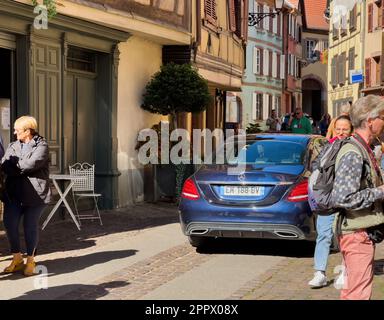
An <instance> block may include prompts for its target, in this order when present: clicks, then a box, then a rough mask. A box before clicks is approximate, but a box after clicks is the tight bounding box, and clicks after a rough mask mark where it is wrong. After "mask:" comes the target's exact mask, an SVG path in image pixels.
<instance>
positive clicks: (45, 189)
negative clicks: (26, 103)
mask: <svg viewBox="0 0 384 320" xmlns="http://www.w3.org/2000/svg"><path fill="white" fill-rule="evenodd" d="M14 133H15V135H16V138H17V140H16V141H15V142H12V143H10V144H9V146H8V148H7V150H6V152H5V155H4V157H3V158H2V161H1V168H2V170H3V171H4V173H5V174H6V181H5V189H6V191H5V193H4V195H3V202H4V226H5V230H6V232H7V237H8V240H9V243H10V247H11V253H12V255H13V259H12V262H11V264H10V265H9V266H8V267H6V268H5V269H4V272H5V273H12V272H16V271H19V270H23V271H24V275H25V276H31V275H33V274H34V269H35V261H34V256H35V253H36V247H37V242H38V226H39V219H40V216H41V214H42V212H43V210H44V209H45V208H46V206H47V204H48V203H49V201H50V196H51V191H50V188H49V159H48V144H47V142H46V140H45V139H44V138H43V137H42V136H40V135H39V134H38V133H37V122H36V119H35V118H33V117H31V116H22V117H20V118H18V119H17V120H16V121H15V123H14ZM21 218H23V226H24V237H25V242H26V249H27V262H26V264H24V259H23V256H22V253H21V248H20V236H19V225H20V221H21Z"/></svg>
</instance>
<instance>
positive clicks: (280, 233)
mask: <svg viewBox="0 0 384 320" xmlns="http://www.w3.org/2000/svg"><path fill="white" fill-rule="evenodd" d="M273 233H274V234H275V235H277V236H279V237H280V238H298V237H299V236H298V235H297V234H296V233H293V232H290V231H274V232H273Z"/></svg>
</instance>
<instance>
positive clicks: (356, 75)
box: [349, 69, 364, 84]
mask: <svg viewBox="0 0 384 320" xmlns="http://www.w3.org/2000/svg"><path fill="white" fill-rule="evenodd" d="M362 82H364V77H363V70H361V69H360V70H350V71H349V83H351V84H353V83H362Z"/></svg>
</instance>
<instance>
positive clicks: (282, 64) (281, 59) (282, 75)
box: [280, 54, 285, 80]
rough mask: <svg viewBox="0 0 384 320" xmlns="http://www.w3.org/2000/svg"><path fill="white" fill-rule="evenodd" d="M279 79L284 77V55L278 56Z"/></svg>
mask: <svg viewBox="0 0 384 320" xmlns="http://www.w3.org/2000/svg"><path fill="white" fill-rule="evenodd" d="M280 79H282V80H283V79H285V55H284V54H282V55H281V57H280Z"/></svg>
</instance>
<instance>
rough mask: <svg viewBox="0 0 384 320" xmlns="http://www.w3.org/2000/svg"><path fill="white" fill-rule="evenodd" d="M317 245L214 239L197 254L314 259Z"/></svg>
mask: <svg viewBox="0 0 384 320" xmlns="http://www.w3.org/2000/svg"><path fill="white" fill-rule="evenodd" d="M315 245H316V243H315V242H309V241H294V240H291V241H290V240H269V239H214V240H212V241H209V242H207V245H206V246H204V247H202V248H199V249H197V252H199V253H205V254H248V255H265V256H284V257H301V258H309V257H313V254H314V250H315Z"/></svg>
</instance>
